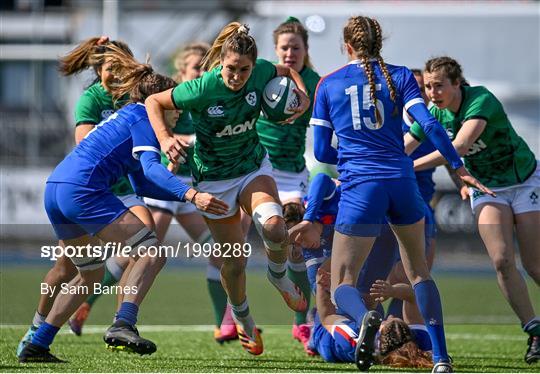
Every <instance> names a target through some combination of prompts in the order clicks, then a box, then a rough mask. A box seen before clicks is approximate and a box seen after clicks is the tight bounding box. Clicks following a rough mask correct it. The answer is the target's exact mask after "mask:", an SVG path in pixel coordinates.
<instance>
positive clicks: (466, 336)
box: [0, 324, 524, 341]
mask: <svg viewBox="0 0 540 374" xmlns="http://www.w3.org/2000/svg"><path fill="white" fill-rule="evenodd" d="M108 327H109V326H108V325H88V326H84V329H83V334H103V333H105V330H107V328H108ZM27 328H28V325H9V324H7V325H0V330H4V329H27ZM137 328H138V329H139V331H141V332H211V331H214V326H213V325H141V326H137ZM262 328H263V329H264V333H265V334H268V333H270V334H281V333H282V332H283V331H284V330H286V329H288V328H289V326H278V325H275V326H262ZM71 333H72V332H71V330H70V329H69V327H67V326H64V327H63V328H62V330H60V334H71ZM446 338H447V339H450V340H511V341H523V339H524V336H523V334H508V335H505V334H473V333H448V332H447V333H446Z"/></svg>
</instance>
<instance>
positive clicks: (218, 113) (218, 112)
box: [206, 105, 225, 118]
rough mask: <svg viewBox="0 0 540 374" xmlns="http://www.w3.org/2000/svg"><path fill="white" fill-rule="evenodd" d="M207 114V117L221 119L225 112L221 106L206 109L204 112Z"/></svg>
mask: <svg viewBox="0 0 540 374" xmlns="http://www.w3.org/2000/svg"><path fill="white" fill-rule="evenodd" d="M206 112H207V113H208V117H213V118H215V117H223V116H224V115H225V112H224V110H223V106H222V105H214V106H211V107H209V108H208V110H207V111H206Z"/></svg>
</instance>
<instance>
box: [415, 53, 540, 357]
mask: <svg viewBox="0 0 540 374" xmlns="http://www.w3.org/2000/svg"><path fill="white" fill-rule="evenodd" d="M424 81H425V86H426V93H427V95H428V97H429V98H430V99H431V101H432V102H433V103H434V104H435V105H434V106H433V107H432V109H431V112H432V114H433V115H434V116H435V117H436V118H437V119H438V120H439V122H440V123H441V124H442V125H443V126H444V127H445V129H446V131H447V133H448V135H449V136H450V138H451V139H452V141H453V144H454V146H455V148H456V150H457V151H458V153H459V154H460V155H461V156H463V158H464V160H465V167H466V168H467V170H468V171H469V172H470V173H471V174H472V175H473V176H474V177H476V178H477V179H478V180H480V181H481V182H482V183H483V184H484V185H486V186H488V187H490V188H491V189H492V190H493V191H494V192H496V193H497V196H496V197H493V196H489V195H486V194H483V193H481V192H479V191H477V190H474V189H471V190H470V191H469V195H470V198H471V206H472V209H473V212H474V213H475V215H476V217H477V220H478V231H479V233H480V236H481V237H482V240H483V242H484V244H485V246H486V248H487V251H488V254H489V256H490V258H491V261H492V263H493V266H494V268H495V270H496V272H497V280H498V283H499V287H500V289H501V290H502V292H503V295H504V296H505V298H506V300H507V301H508V303H509V304H510V306H511V307H512V309H513V310H514V312H515V313H516V315H517V316H518V318H519V320H520V321H521V325H522V327H523V330H524V331H525V332H526V333H528V334H529V340H528V349H527V352H526V354H525V361H526V362H527V363H529V364H532V363H533V362H537V361H538V360H540V317H539V316H538V315H535V312H534V309H533V306H532V304H531V300H530V298H529V294H528V292H527V286H526V284H525V281H524V279H523V277H522V276H521V274H520V272H519V271H518V269H517V267H516V262H515V257H514V253H515V248H514V232H515V235H516V239H517V243H518V244H519V252H520V254H521V262H522V264H523V267H524V268H525V270H526V271H527V273H528V274H529V275H530V276H531V278H533V280H534V281H535V282H536V284H537V285H540V266H539V264H540V251H539V250H538V249H539V248H540V231H539V230H538V228H539V227H540V168H539V167H538V162H537V160H536V158H535V155H534V153H533V152H532V151H531V150H530V149H529V147H528V146H527V144H526V143H525V141H524V140H523V139H522V138H521V137H520V136H518V135H517V134H516V132H515V130H514V128H513V127H512V124H511V123H510V121H509V119H508V117H507V115H506V113H505V112H504V109H503V106H502V104H501V103H500V102H499V100H497V98H496V97H495V96H494V95H493V94H492V93H491V92H490V91H489V90H487V89H486V88H485V87H481V86H478V87H470V86H468V85H463V84H462V82H463V81H464V80H463V78H462V72H461V66H460V65H459V64H458V62H457V61H455V60H454V59H452V58H449V57H439V58H434V59H431V60H429V61H428V62H427V63H426V68H425V70H424ZM411 134H412V135H413V136H414V137H416V138H417V139H418V140H422V139H423V137H424V135H423V133H422V131H421V129H420V127H419V126H418V124H414V125H413V126H412V128H411ZM409 142H411V141H410V139H409ZM413 143H414V142H413ZM443 163H444V160H443V159H442V156H441V155H440V154H439V153H438V152H434V153H431V154H429V155H426V156H424V157H421V158H419V159H417V160H415V162H414V165H415V170H423V169H427V168H431V167H434V166H437V165H441V164H443Z"/></svg>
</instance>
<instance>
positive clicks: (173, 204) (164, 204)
mask: <svg viewBox="0 0 540 374" xmlns="http://www.w3.org/2000/svg"><path fill="white" fill-rule="evenodd" d="M176 177H177V178H178V179H179V180H180V182H182V183H184V184H187V185H188V186H191V177H188V176H185V175H177V176H176ZM144 202H145V203H146V205H148V207H150V208H156V209H159V210H164V211H166V212H167V213H169V214H170V215H172V216H181V215H184V214H188V213H193V212H196V211H197V207H196V206H195V205H194V204H191V203H189V202H183V201H166V200H156V199H151V198H149V197H145V198H144Z"/></svg>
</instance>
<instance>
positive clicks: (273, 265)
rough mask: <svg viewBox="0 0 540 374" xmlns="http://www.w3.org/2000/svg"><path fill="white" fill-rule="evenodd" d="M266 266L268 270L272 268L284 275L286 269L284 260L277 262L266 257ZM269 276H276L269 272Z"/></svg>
mask: <svg viewBox="0 0 540 374" xmlns="http://www.w3.org/2000/svg"><path fill="white" fill-rule="evenodd" d="M268 268H269V269H270V270H272V271H273V272H274V273H276V274H283V275H285V273H286V270H287V268H286V263H285V262H284V263H278V262H274V261H272V260H270V259H268ZM269 274H270V273H269ZM270 276H272V277H273V278H276V277H274V275H273V274H270Z"/></svg>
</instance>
